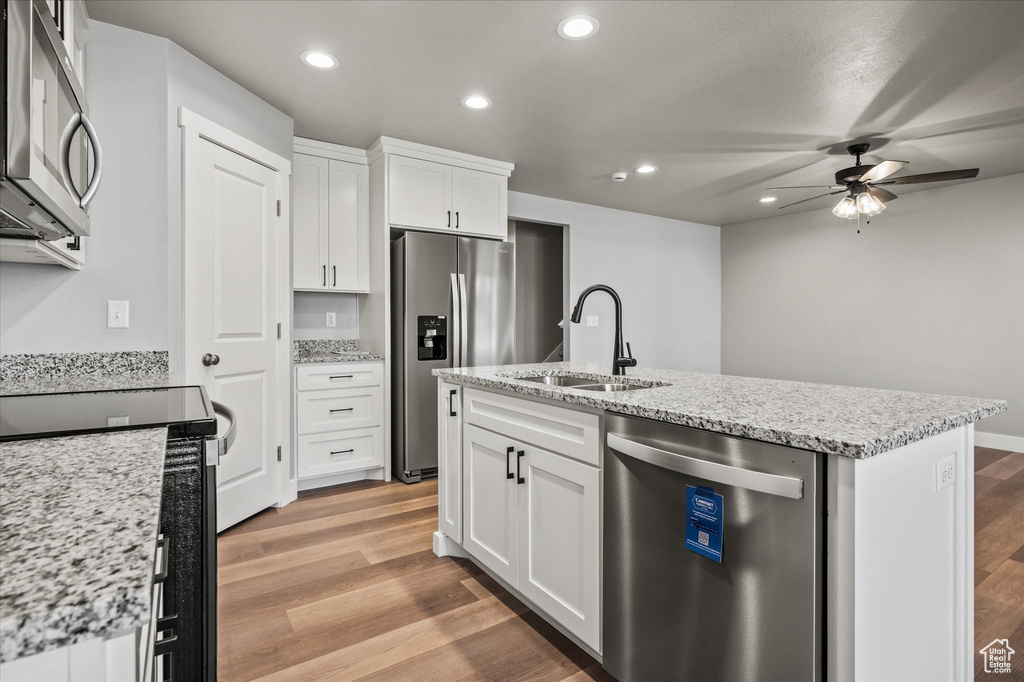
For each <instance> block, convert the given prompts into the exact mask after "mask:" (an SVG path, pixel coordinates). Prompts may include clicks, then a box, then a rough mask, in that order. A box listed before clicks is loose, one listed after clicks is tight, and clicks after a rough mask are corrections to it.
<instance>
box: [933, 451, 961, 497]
mask: <svg viewBox="0 0 1024 682" xmlns="http://www.w3.org/2000/svg"><path fill="white" fill-rule="evenodd" d="M955 482H956V454H952V455H950V456H949V457H946V458H945V459H942V460H939V461H938V462H936V463H935V491H936V492H938V491H940V490H942V489H944V488H948V487H949V486H951V485H953V483H955Z"/></svg>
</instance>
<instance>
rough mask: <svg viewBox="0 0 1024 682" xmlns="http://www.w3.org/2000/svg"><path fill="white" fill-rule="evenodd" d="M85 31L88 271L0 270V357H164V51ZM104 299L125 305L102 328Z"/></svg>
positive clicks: (105, 27)
mask: <svg viewBox="0 0 1024 682" xmlns="http://www.w3.org/2000/svg"><path fill="white" fill-rule="evenodd" d="M91 28H92V30H91V31H90V32H89V45H88V59H87V61H86V82H87V83H88V91H87V92H88V100H89V114H90V117H91V118H92V120H93V122H94V124H95V125H96V131H97V133H98V135H99V138H100V142H101V144H102V146H103V156H104V170H103V179H102V181H101V184H100V189H99V192H98V193H97V194H96V198H95V200H94V201H93V203H92V209H91V218H92V221H91V226H92V236H91V237H89V238H88V239H87V240H86V244H85V251H86V265H85V267H84V268H82V270H81V271H79V272H75V271H72V270H68V269H66V268H63V267H58V266H49V265H45V266H44V265H29V264H21V263H2V264H0V353H52V352H62V351H119V350H166V349H167V192H166V187H167V181H168V180H167V164H166V159H167V136H166V134H165V130H164V112H165V111H166V107H167V80H166V73H167V59H168V56H167V52H168V50H167V46H168V44H169V43H168V42H167V41H166V40H164V39H162V38H156V37H154V36H150V35H146V34H144V33H138V32H135V31H128V30H126V29H122V28H118V27H116V26H110V25H109V24H103V23H100V22H93V23H92V27H91ZM107 300H126V301H128V302H129V305H130V309H129V320H130V323H131V327H130V328H128V329H107V325H106V315H107V313H106V302H107Z"/></svg>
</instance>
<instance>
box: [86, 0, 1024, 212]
mask: <svg viewBox="0 0 1024 682" xmlns="http://www.w3.org/2000/svg"><path fill="white" fill-rule="evenodd" d="M88 4H89V10H90V13H91V15H92V17H93V18H94V19H98V20H100V21H108V22H111V23H114V24H119V25H122V26H127V27H129V28H134V29H137V30H140V31H145V32H147V33H153V34H157V35H161V36H165V37H167V38H170V39H171V40H173V41H175V42H177V43H178V44H179V45H181V46H182V47H184V48H185V49H187V50H189V51H190V52H192V53H193V54H195V55H196V56H198V57H199V58H201V59H203V60H204V61H206V62H208V63H209V64H211V65H212V66H213V67H215V68H216V69H218V70H220V71H222V72H223V73H225V74H227V75H228V76H229V77H231V78H232V79H234V80H236V81H237V82H239V83H241V84H242V85H243V86H245V87H246V88H248V89H249V90H251V91H253V92H255V93H256V94H258V95H259V96H261V97H263V98H264V99H266V100H267V101H268V102H270V103H271V104H273V105H274V106H276V107H278V108H279V109H281V110H282V111H284V112H286V113H288V114H289V115H290V116H292V117H293V118H294V119H295V130H296V134H298V135H302V136H306V137H313V138H317V139H321V140H328V141H331V142H338V143H342V144H347V145H352V146H356V147H366V146H368V145H369V144H370V143H371V142H372V141H373V140H374V139H376V138H377V137H378V136H379V135H381V134H384V135H390V136H393V137H399V138H404V139H409V140H413V141H416V142H422V143H425V144H431V145H437V146H440V147H445V148H450V149H455V150H459V151H464V152H469V153H472V154H480V155H483V156H488V157H494V158H498V159H502V160H507V161H512V162H514V163H515V164H516V170H515V172H514V173H513V175H512V178H511V185H510V187H511V188H512V189H515V190H518V191H521V192H529V193H532V194H541V195H545V196H551V197H558V198H561V199H568V200H572V201H581V202H586V203H591V204H598V205H602V206H610V207H614V208H621V209H626V210H630V211H639V212H642V213H651V214H655V215H660V216H668V217H673V218H680V219H683V220H692V221H695V222H701V223H710V224H716V225H725V224H730V223H735V222H742V221H746V220H753V219H757V218H761V217H767V216H773V215H778V214H779V211H778V209H776V208H775V207H774V206H772V205H765V204H760V203H758V202H757V199H758V197H760V196H762V195H764V194H765V191H764V188H766V187H769V186H774V185H790V184H793V185H805V184H829V183H831V182H832V180H833V178H832V174H833V173H834V172H835V171H836V170H838V169H840V168H843V167H845V166H848V165H852V163H849V161H851V159H849V157H846V156H845V151H844V149H843V148H844V147H845V143H847V142H849V141H851V140H856V139H865V138H871V139H876V140H879V141H884V140H888V142H887V143H886V144H884V145H883V146H881V147H879V148H878V150H877V155H876V154H874V153H869V156H868V159H867V161H868V162H871V161H872V160H876V161H877V160H878V159H880V158H890V159H900V160H908V161H910V162H911V165H910V166H909V167H908V168H907V169H905V170H904V171H903V173H902V174H910V173H925V172H932V171H940V170H948V169H954V168H966V167H980V168H981V174H980V175H979V179H984V178H989V177H996V176H1000V175H1007V174H1010V173H1019V172H1022V171H1024V2H855V3H850V2H637V1H630V2H594V1H580V2H429V1H428V2H325V1H320V2H306V1H300V0H293V1H290V2H278V1H272V0H260V1H255V0H250V1H234V0H232V1H223V0H203V1H192V0H170V1H167V0H145V1H142V0H134V1H123V0H89V3H88ZM581 13H582V14H592V15H593V16H595V17H597V18H598V20H599V21H600V22H601V29H600V31H599V32H598V33H597V34H596V35H595V36H594V37H592V38H590V39H587V40H581V41H567V40H564V39H562V38H559V37H558V35H557V34H556V33H555V26H556V25H557V24H558V22H559V21H560V20H561V19H562V18H564V17H566V16H569V15H571V14H581ZM313 48H317V49H324V50H327V51H329V52H332V53H333V54H335V55H337V56H338V57H339V58H340V59H341V67H340V68H338V69H336V70H333V71H326V72H319V71H314V70H313V69H310V68H309V67H307V66H304V65H303V64H301V63H300V62H299V59H298V55H299V53H300V52H302V51H304V50H308V49H313ZM470 92H481V93H484V94H486V95H487V96H488V97H490V98H491V99H492V100H494V106H493V107H492V108H491V109H489V110H485V111H470V110H467V109H465V108H463V107H462V106H461V104H460V101H461V99H462V97H463V96H465V95H466V94H468V93H470ZM839 143H843V144H839ZM873 152H874V150H873ZM643 162H649V163H653V164H655V165H657V166H658V168H659V170H658V172H657V173H654V174H652V175H649V176H638V175H637V174H635V173H633V172H632V169H633V168H634V167H636V166H638V165H640V164H641V163H643ZM614 171H630V178H629V180H628V181H627V182H625V183H612V182H611V180H609V178H608V176H609V175H610V174H611V173H612V172H614ZM937 186H938V185H916V186H913V187H910V186H908V187H905V188H904V187H901V188H899V189H896V190H895V191H896V192H897V193H900V192H901V191H902V192H903V193H906V192H908V191H920V190H922V189H929V188H934V187H937ZM890 189H893V188H890ZM790 192H791V193H786V194H784V195H782V194H780V199H781V200H780V201H779V202H778V203H777V204H776V205H775V206H778V205H780V204H782V203H786V200H788V199H790V197H792V200H796V199H799V198H804V197H807V196H812V195H811V194H808V193H804V192H800V191H796V190H791V191H790ZM837 199H838V197H837V198H825V199H820V200H818V201H816V202H809V203H807V204H803V205H801V206H799V207H794V208H793V209H787V210H788V211H793V212H796V211H803V210H823V211H826V210H828V208H830V207H831V206H832V205H833V204H834V203H835V201H836V200H837ZM897 205H898V204H897ZM891 210H892V211H893V212H895V211H896V209H895V208H892V209H891ZM887 213H888V212H887Z"/></svg>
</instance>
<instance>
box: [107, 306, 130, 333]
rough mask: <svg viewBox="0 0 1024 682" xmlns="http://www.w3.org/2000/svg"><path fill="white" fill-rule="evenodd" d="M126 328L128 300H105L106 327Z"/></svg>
mask: <svg viewBox="0 0 1024 682" xmlns="http://www.w3.org/2000/svg"><path fill="white" fill-rule="evenodd" d="M127 328H128V301H107V329H127Z"/></svg>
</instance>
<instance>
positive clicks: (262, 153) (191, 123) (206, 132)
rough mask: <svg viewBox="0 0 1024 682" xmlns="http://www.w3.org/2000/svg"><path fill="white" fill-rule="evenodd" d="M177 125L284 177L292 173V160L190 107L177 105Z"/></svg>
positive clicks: (286, 193)
mask: <svg viewBox="0 0 1024 682" xmlns="http://www.w3.org/2000/svg"><path fill="white" fill-rule="evenodd" d="M178 127H179V128H188V129H190V130H194V131H196V132H197V133H199V137H202V138H204V139H207V140H209V141H210V142H213V143H214V144H217V145H220V146H221V147H224V148H225V149H230V150H231V151H233V152H235V153H237V154H241V155H242V156H244V157H246V158H248V159H252V160H253V161H255V162H256V163H258V164H262V165H264V166H266V167H267V168H270V169H272V170H276V171H278V172H279V173H281V174H282V175H283V176H285V177H288V176H290V175H291V174H292V162H291V161H289V160H288V159H286V158H284V157H283V156H281V155H279V154H275V153H274V152H272V151H270V150H269V149H267V148H266V147H261V146H260V145H258V144H256V143H255V142H253V141H252V140H249V139H248V138H245V137H242V136H241V135H239V134H238V133H236V132H234V131H232V130H228V129H227V128H225V127H224V126H222V125H219V124H217V123H214V122H213V121H211V120H209V119H206V118H203V117H202V116H200V115H199V114H197V113H195V112H194V111H192V110H191V109H186V108H185V107H178ZM288 194H289V192H285V193H284V196H287V195H288Z"/></svg>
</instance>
